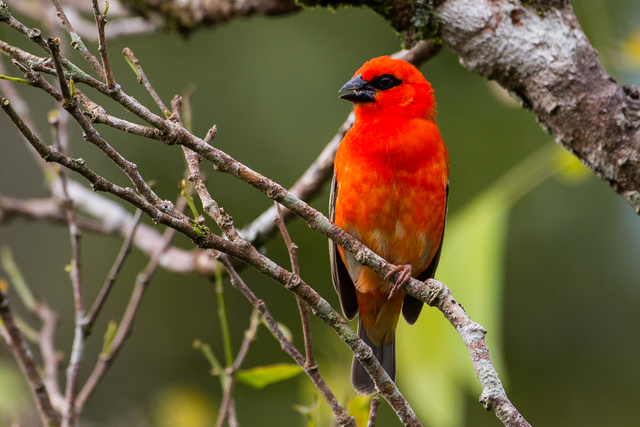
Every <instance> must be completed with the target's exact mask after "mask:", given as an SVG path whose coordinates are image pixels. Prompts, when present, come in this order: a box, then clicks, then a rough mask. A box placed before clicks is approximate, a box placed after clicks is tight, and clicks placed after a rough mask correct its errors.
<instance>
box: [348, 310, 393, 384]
mask: <svg viewBox="0 0 640 427" xmlns="http://www.w3.org/2000/svg"><path fill="white" fill-rule="evenodd" d="M358 336H360V338H362V340H363V341H364V342H365V343H367V345H368V346H369V347H371V350H373V354H374V355H375V356H376V358H377V359H378V361H379V362H380V364H381V365H382V367H383V368H384V370H385V371H387V374H389V376H390V377H391V379H392V380H393V381H395V380H396V340H395V338H394V340H393V341H391V342H390V343H389V344H385V345H383V346H381V347H376V346H375V345H373V343H372V342H371V340H370V339H369V337H368V336H367V333H366V332H365V329H364V326H362V318H358ZM351 385H352V386H353V388H354V389H355V390H356V391H357V392H358V393H360V394H364V395H371V394H375V393H376V386H375V384H374V383H373V380H372V379H371V377H370V376H369V374H368V373H367V371H366V369H364V366H362V364H361V363H360V361H359V360H358V359H356V358H355V357H354V358H353V364H352V365H351Z"/></svg>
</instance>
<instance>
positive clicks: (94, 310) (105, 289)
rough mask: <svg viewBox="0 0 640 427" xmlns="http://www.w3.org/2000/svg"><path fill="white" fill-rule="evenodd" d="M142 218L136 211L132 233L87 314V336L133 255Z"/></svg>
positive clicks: (83, 323)
mask: <svg viewBox="0 0 640 427" xmlns="http://www.w3.org/2000/svg"><path fill="white" fill-rule="evenodd" d="M141 218H142V211H141V210H139V209H138V210H137V211H136V214H135V216H134V217H133V221H132V223H131V224H130V228H129V230H130V231H129V233H128V234H127V237H126V238H125V240H124V243H123V244H122V248H120V252H119V253H118V256H117V257H116V260H115V262H114V264H113V266H112V267H111V270H109V274H108V275H107V279H106V280H105V282H104V284H103V285H102V289H100V293H99V294H98V297H97V298H96V300H95V302H94V303H93V305H92V306H91V309H90V310H89V313H87V315H86V317H85V318H84V319H83V322H82V325H83V328H84V333H85V336H88V335H89V334H90V333H91V328H92V327H93V324H94V322H95V321H96V318H97V317H98V314H100V310H101V309H102V306H103V305H104V302H105V301H106V300H107V296H109V292H110V291H111V288H112V287H113V284H114V282H115V281H116V278H117V277H118V274H119V273H120V269H121V268H122V266H123V264H124V261H125V259H126V258H127V256H128V255H129V253H131V245H132V243H133V239H134V237H135V234H136V230H137V229H138V226H139V225H140V219H141Z"/></svg>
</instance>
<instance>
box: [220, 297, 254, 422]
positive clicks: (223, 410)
mask: <svg viewBox="0 0 640 427" xmlns="http://www.w3.org/2000/svg"><path fill="white" fill-rule="evenodd" d="M258 326H260V313H259V312H258V310H255V309H254V310H253V312H252V313H251V318H250V320H249V327H248V328H247V330H246V331H245V332H244V339H243V340H242V344H241V345H240V350H239V351H238V354H237V355H236V358H235V360H234V361H233V364H232V365H230V366H228V367H227V369H226V370H225V373H224V375H225V376H226V381H225V389H224V390H223V395H222V403H221V404H220V411H219V412H218V419H217V420H216V424H215V426H216V427H222V425H223V424H224V422H225V421H227V419H229V418H231V411H232V409H233V397H232V395H233V388H234V386H235V383H236V374H237V373H238V370H239V369H240V367H241V366H242V362H243V361H244V359H245V357H246V356H247V353H248V351H249V347H251V346H252V345H253V343H254V342H255V340H256V333H257V332H258Z"/></svg>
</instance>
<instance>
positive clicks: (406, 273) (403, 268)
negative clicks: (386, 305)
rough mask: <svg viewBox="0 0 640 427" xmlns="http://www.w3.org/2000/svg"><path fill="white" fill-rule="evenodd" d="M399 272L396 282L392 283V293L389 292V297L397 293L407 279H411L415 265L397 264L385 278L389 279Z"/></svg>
mask: <svg viewBox="0 0 640 427" xmlns="http://www.w3.org/2000/svg"><path fill="white" fill-rule="evenodd" d="M398 272H399V273H400V274H398V278H397V279H396V281H395V283H393V284H392V285H391V293H390V294H389V299H391V297H393V296H394V295H395V293H396V292H398V291H399V290H400V288H401V287H402V285H404V284H405V283H406V282H407V280H409V279H411V273H412V272H413V267H412V266H411V264H403V265H398V266H396V267H395V268H394V269H393V270H391V271H390V272H389V273H388V274H387V275H386V276H384V280H389V278H390V277H391V276H393V275H394V274H396V273H398Z"/></svg>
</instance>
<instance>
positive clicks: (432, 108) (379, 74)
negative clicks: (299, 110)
mask: <svg viewBox="0 0 640 427" xmlns="http://www.w3.org/2000/svg"><path fill="white" fill-rule="evenodd" d="M340 92H346V93H344V94H342V95H340V98H342V99H346V100H348V101H351V102H353V103H355V104H356V114H358V113H359V112H362V113H364V112H365V111H366V112H367V113H370V114H394V115H395V114H399V115H405V116H406V115H409V116H412V117H425V118H428V119H433V120H435V116H436V100H435V98H434V96H433V90H432V89H431V85H430V84H429V82H428V81H427V80H426V79H425V78H424V77H423V76H422V74H421V73H420V71H418V69H417V68H416V67H414V66H413V65H412V64H410V63H408V62H407V61H404V60H402V59H392V58H390V57H388V56H381V57H379V58H374V59H372V60H370V61H368V62H366V63H365V64H364V65H363V66H362V67H360V69H359V70H358V71H356V73H355V74H354V76H353V78H352V79H351V80H349V81H348V82H347V83H346V84H345V85H344V86H342V88H341V89H340ZM358 110H359V111H358Z"/></svg>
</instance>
